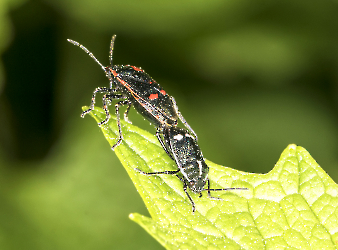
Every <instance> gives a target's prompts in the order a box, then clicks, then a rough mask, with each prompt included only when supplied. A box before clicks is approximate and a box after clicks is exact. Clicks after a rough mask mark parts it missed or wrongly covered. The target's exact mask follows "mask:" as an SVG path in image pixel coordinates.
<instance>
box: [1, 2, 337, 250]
mask: <svg viewBox="0 0 338 250" xmlns="http://www.w3.org/2000/svg"><path fill="white" fill-rule="evenodd" d="M0 6H1V8H0V18H1V19H0V20H1V22H0V31H1V32H0V53H1V62H0V127H1V129H0V146H1V147H0V180H1V185H0V196H1V197H0V204H1V205H0V208H1V217H0V218H1V219H0V245H1V248H4V249H19V248H20V249H22V248H25V249H29V248H30V249H47V248H48V249H77V248H78V249H106V248H107V249H112V248H116V249H131V248H135V247H137V248H138V249H140V247H144V248H145V249H157V248H158V247H159V245H158V243H156V242H155V241H153V240H152V239H151V237H149V236H148V235H147V234H145V233H144V232H143V231H142V229H140V228H138V227H137V225H134V224H133V223H132V222H130V221H129V219H128V218H127V216H128V214H129V213H130V212H139V213H142V214H144V213H145V208H144V205H143V203H142V201H141V200H140V199H139V198H137V197H138V195H137V194H136V192H135V190H134V188H133V187H132V184H131V182H130V180H129V178H128V177H127V175H126V174H125V171H124V170H123V168H122V166H121V164H120V163H119V162H118V161H117V158H116V156H115V155H114V153H113V152H112V151H111V150H110V149H109V145H108V144H107V143H106V142H105V140H104V139H103V138H102V136H101V134H100V132H99V129H98V128H97V127H96V126H95V125H94V124H93V123H92V121H88V119H89V118H86V119H80V117H79V114H80V112H81V106H83V105H89V103H90V99H91V94H92V91H93V90H94V89H95V87H98V86H108V81H107V79H106V78H105V76H104V73H103V72H102V70H101V69H100V67H99V66H98V65H97V64H96V63H95V62H94V61H93V60H92V59H91V58H90V57H89V56H88V55H86V54H85V53H84V52H83V51H82V50H81V49H79V48H76V47H74V46H72V45H71V44H69V43H67V42H66V39H67V38H71V39H74V40H76V41H78V42H80V43H82V44H84V45H85V46H86V47H87V48H88V49H89V50H91V51H92V52H93V53H94V54H95V56H96V57H97V58H98V59H99V60H100V61H101V63H102V64H104V65H106V64H107V63H108V50H109V42H110V38H111V36H112V35H113V34H117V39H116V43H115V50H114V63H116V64H132V65H136V66H141V67H142V68H144V69H145V70H146V72H148V73H149V74H150V75H151V76H152V77H154V78H155V79H156V80H157V81H158V82H159V83H160V84H161V85H162V86H163V87H164V89H165V90H166V91H167V92H168V93H169V94H171V95H173V96H174V97H175V99H176V101H177V103H178V105H179V108H180V110H181V112H182V113H183V115H184V116H185V118H186V119H187V120H188V122H189V124H190V125H191V126H192V127H193V129H194V130H195V131H196V132H197V134H198V136H199V145H200V146H201V148H202V151H203V154H204V156H205V157H206V158H208V159H211V160H212V161H213V162H215V163H218V164H222V165H226V166H229V167H231V168H235V169H241V170H245V171H249V172H256V173H260V172H263V173H264V172H267V171H269V170H270V169H271V166H272V165H273V164H274V163H275V162H276V161H277V159H278V157H279V154H280V152H281V151H282V150H283V149H284V148H285V147H286V145H288V144H290V143H296V144H298V145H301V146H303V147H305V148H306V149H307V150H309V151H310V152H311V154H312V156H313V157H314V158H315V159H316V160H317V161H318V163H319V164H320V165H322V166H324V170H325V171H327V172H328V173H329V174H330V176H331V177H332V178H333V179H335V180H336V181H337V179H338V173H337V171H336V169H337V155H338V154H337V151H338V150H337V149H338V139H337V138H338V135H337V114H338V111H337V110H338V109H337V86H338V85H337V81H338V31H337V27H338V2H337V1H331V0H330V1H329V0H324V1H291V0H286V1H277V2H276V1H256V2H249V1H241V0H240V1H238V0H230V1H222V0H211V1H185V0H184V1H167V2H163V1H135V0H128V1H87V0H86V1H79V0H71V1H47V0H46V1H43V0H26V1H17V0H15V1H10V0H7V1H1V2H0ZM100 99H101V97H98V99H97V105H100ZM112 112H113V109H112ZM130 118H131V120H132V121H133V123H134V124H135V125H138V126H140V127H143V128H145V129H147V130H149V131H150V132H151V133H154V132H155V129H154V128H153V127H151V126H149V124H148V123H147V122H145V121H143V119H142V117H140V115H138V114H136V112H134V111H133V110H132V111H131V114H130ZM262 152H264V153H262ZM23 246H24V247H23Z"/></svg>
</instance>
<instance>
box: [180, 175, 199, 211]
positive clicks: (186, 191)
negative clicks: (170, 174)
mask: <svg viewBox="0 0 338 250" xmlns="http://www.w3.org/2000/svg"><path fill="white" fill-rule="evenodd" d="M176 176H177V178H178V179H180V181H182V182H183V191H184V192H185V194H186V195H187V196H188V198H189V200H190V203H191V205H192V212H193V213H195V211H196V208H195V202H194V200H193V199H192V198H191V196H190V195H189V193H188V190H187V189H188V185H187V183H186V182H185V181H184V179H183V178H182V177H179V176H178V175H176Z"/></svg>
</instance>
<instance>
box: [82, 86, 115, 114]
mask: <svg viewBox="0 0 338 250" xmlns="http://www.w3.org/2000/svg"><path fill="white" fill-rule="evenodd" d="M108 92H109V89H108V88H106V87H103V88H101V87H98V88H96V89H95V90H94V92H93V96H92V101H91V103H90V108H89V109H87V110H85V111H83V112H82V114H81V117H82V118H83V117H84V116H85V115H86V114H88V113H90V112H91V111H92V110H93V109H94V104H95V97H96V94H97V93H108Z"/></svg>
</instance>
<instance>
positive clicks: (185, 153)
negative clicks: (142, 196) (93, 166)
mask: <svg viewBox="0 0 338 250" xmlns="http://www.w3.org/2000/svg"><path fill="white" fill-rule="evenodd" d="M163 138H164V140H162V139H161V145H162V147H163V148H164V149H165V151H166V152H167V154H168V155H169V156H170V158H172V159H173V160H174V161H175V162H176V164H177V166H178V169H177V170H169V171H162V172H144V171H142V170H140V169H138V168H136V169H135V170H136V171H138V172H140V173H141V174H144V175H159V174H168V175H176V176H177V177H178V178H179V179H180V180H181V181H182V182H183V190H184V192H185V193H186V195H187V196H188V198H189V200H190V202H191V204H192V210H193V212H195V203H194V201H193V199H192V198H191V196H190V195H189V193H188V191H187V188H188V187H189V188H190V190H191V191H192V192H194V193H199V194H200V195H199V197H202V191H208V197H209V198H211V199H220V198H217V197H212V196H211V194H210V191H226V190H248V189H247V188H219V189H211V188H210V180H209V178H208V173H209V167H208V165H207V164H206V163H205V160H204V158H203V155H202V151H201V149H200V147H199V146H198V144H197V141H196V138H195V137H194V136H192V135H191V134H190V133H189V131H188V130H186V129H183V128H179V127H166V128H165V129H164V131H163ZM206 184H207V185H208V188H204V186H205V185H206Z"/></svg>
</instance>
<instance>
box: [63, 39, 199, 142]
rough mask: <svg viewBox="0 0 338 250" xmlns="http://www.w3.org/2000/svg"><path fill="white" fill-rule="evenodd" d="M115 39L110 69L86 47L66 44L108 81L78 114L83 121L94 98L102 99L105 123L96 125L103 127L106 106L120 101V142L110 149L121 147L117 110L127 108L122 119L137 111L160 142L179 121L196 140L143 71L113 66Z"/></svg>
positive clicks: (171, 102)
mask: <svg viewBox="0 0 338 250" xmlns="http://www.w3.org/2000/svg"><path fill="white" fill-rule="evenodd" d="M115 37H116V35H114V36H113V37H112V40H111V44H110V54H109V61H110V65H109V66H107V67H104V66H103V65H102V64H101V63H100V62H99V61H98V60H97V59H96V57H95V56H94V55H93V53H91V52H90V51H89V50H88V49H87V48H86V47H84V46H83V45H81V44H79V43H78V42H76V41H73V40H71V39H68V42H70V43H72V44H74V45H76V46H79V47H80V48H81V49H83V50H84V51H85V52H86V53H87V54H88V55H89V56H90V57H92V58H93V59H94V60H95V61H96V62H97V63H98V64H99V65H100V66H101V68H102V69H103V70H104V72H105V73H106V76H107V77H108V79H109V88H107V87H98V88H96V89H95V90H94V92H93V96H92V101H91V105H90V108H89V109H88V110H86V111H84V112H83V113H82V114H81V117H84V116H85V115H86V114H88V113H89V112H91V111H92V110H93V109H94V104H95V97H96V94H97V93H102V94H104V95H103V98H102V99H103V109H104V110H105V112H106V119H105V120H103V121H101V122H100V123H99V126H101V125H102V124H105V123H107V122H108V121H109V119H110V114H109V110H108V106H109V105H110V104H111V101H112V100H114V99H122V100H121V101H119V102H117V103H116V104H115V112H116V120H117V125H118V129H119V139H118V141H117V142H116V144H115V145H113V147H112V149H114V148H115V147H116V146H118V145H120V144H121V142H122V140H123V135H122V131H121V124H120V114H119V109H120V107H121V106H124V105H127V108H126V110H125V112H124V119H125V120H126V121H127V122H129V123H131V122H130V121H129V120H128V112H129V110H130V107H131V106H132V105H133V106H134V108H135V109H136V111H138V112H139V113H141V114H142V115H143V116H144V117H145V118H146V119H148V120H149V121H150V122H151V123H152V124H154V125H155V126H156V127H157V131H156V136H157V138H158V139H159V140H160V134H162V133H163V129H164V128H165V127H167V126H169V127H170V126H176V125H177V121H178V118H179V119H180V120H181V121H182V122H183V123H184V125H185V126H186V127H187V128H188V129H189V131H190V132H191V133H192V134H193V135H194V136H195V137H196V139H197V136H196V134H195V132H194V131H193V130H192V128H191V127H190V126H189V124H188V123H187V121H186V120H185V119H184V117H183V116H182V115H181V113H180V112H179V110H178V107H177V105H176V102H175V99H174V98H173V97H172V96H169V95H168V94H167V93H166V92H165V90H164V89H163V88H162V87H161V86H160V85H159V84H158V83H157V82H156V81H155V80H154V79H153V78H151V77H150V76H149V75H148V74H147V73H146V72H144V70H143V69H141V68H139V67H135V66H131V65H113V49H114V41H115Z"/></svg>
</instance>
